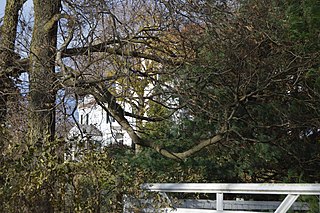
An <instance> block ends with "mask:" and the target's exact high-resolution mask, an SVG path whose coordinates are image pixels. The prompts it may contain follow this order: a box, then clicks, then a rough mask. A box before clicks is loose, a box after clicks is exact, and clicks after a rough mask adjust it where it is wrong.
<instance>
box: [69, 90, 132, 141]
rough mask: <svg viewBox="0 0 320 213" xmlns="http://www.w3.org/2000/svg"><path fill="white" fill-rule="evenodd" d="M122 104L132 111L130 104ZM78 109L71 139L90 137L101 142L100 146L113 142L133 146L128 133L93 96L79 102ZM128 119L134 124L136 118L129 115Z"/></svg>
mask: <svg viewBox="0 0 320 213" xmlns="http://www.w3.org/2000/svg"><path fill="white" fill-rule="evenodd" d="M122 105H123V106H122V107H124V110H126V111H129V112H131V111H132V110H131V107H130V106H129V105H127V104H122ZM77 109H78V114H79V117H78V125H76V126H74V127H73V128H72V129H71V130H70V131H69V134H68V140H69V141H72V140H78V141H79V139H84V138H86V139H88V138H90V139H91V140H92V141H95V142H96V143H99V144H100V146H108V145H111V144H119V145H126V146H129V147H131V146H132V140H131V138H130V137H129V135H128V133H127V132H126V131H124V130H123V129H122V127H121V126H120V124H119V123H118V122H117V121H116V120H115V119H114V118H113V117H111V115H110V114H109V113H107V112H106V111H104V110H103V109H102V107H101V106H100V105H98V104H97V102H96V101H95V99H94V98H93V96H91V95H88V96H85V97H84V98H83V99H82V100H81V101H80V103H79V104H78V106H77ZM127 119H128V121H129V123H131V124H132V125H133V126H134V124H135V119H133V118H131V117H127Z"/></svg>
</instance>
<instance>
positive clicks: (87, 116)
mask: <svg viewBox="0 0 320 213" xmlns="http://www.w3.org/2000/svg"><path fill="white" fill-rule="evenodd" d="M86 124H87V125H89V114H86Z"/></svg>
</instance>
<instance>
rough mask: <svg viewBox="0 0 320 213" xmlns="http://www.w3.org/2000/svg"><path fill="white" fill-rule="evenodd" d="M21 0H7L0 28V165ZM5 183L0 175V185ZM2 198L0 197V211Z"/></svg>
mask: <svg viewBox="0 0 320 213" xmlns="http://www.w3.org/2000/svg"><path fill="white" fill-rule="evenodd" d="M23 2H24V1H22V0H7V2H6V9H5V16H4V19H3V25H2V26H1V29H0V165H3V155H2V152H3V148H4V146H5V144H6V143H8V142H9V138H8V134H7V128H6V124H7V110H8V99H9V96H10V94H12V91H13V90H14V84H13V82H12V80H11V78H10V75H11V74H12V73H11V69H10V68H11V67H12V65H13V64H14V58H15V57H14V56H15V53H14V44H15V40H16V33H17V26H18V17H19V10H20V9H21V7H22V5H23ZM4 183H5V181H4V178H3V177H2V176H0V187H2V186H3V184H4ZM3 202H4V200H2V198H0V211H1V209H2V205H3Z"/></svg>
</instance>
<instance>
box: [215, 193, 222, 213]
mask: <svg viewBox="0 0 320 213" xmlns="http://www.w3.org/2000/svg"><path fill="white" fill-rule="evenodd" d="M216 200H217V211H223V193H217V199H216Z"/></svg>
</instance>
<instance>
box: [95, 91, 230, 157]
mask: <svg viewBox="0 0 320 213" xmlns="http://www.w3.org/2000/svg"><path fill="white" fill-rule="evenodd" d="M91 93H92V94H93V96H94V97H95V98H96V100H98V101H99V104H100V106H101V107H102V108H103V109H104V110H106V111H108V112H109V113H110V114H111V116H112V117H113V118H114V119H115V120H116V121H117V122H118V123H119V124H120V125H121V126H122V128H123V129H124V130H125V131H127V133H128V134H129V136H130V137H131V139H132V141H133V143H135V144H137V145H140V146H144V147H149V148H152V149H154V150H155V151H157V152H158V153H160V154H161V155H163V156H164V157H167V158H170V159H174V160H179V161H180V160H184V159H186V158H188V157H190V156H192V155H194V154H196V153H198V152H199V151H201V150H203V149H204V148H206V147H208V146H211V145H213V144H216V143H218V142H219V141H221V140H222V139H223V136H224V134H225V132H226V130H225V129H224V130H222V131H221V132H220V133H218V134H216V135H215V136H213V137H211V138H208V139H205V140H201V141H199V142H198V143H197V144H196V145H194V146H193V147H191V148H190V149H188V150H186V151H184V152H171V151H170V150H168V149H166V148H165V147H163V146H161V145H159V144H157V143H155V142H153V141H150V140H145V139H143V138H141V137H140V136H139V135H138V134H137V133H136V131H135V130H134V129H133V127H132V126H131V125H130V123H129V122H128V120H127V119H126V118H125V111H124V110H123V108H122V107H121V106H120V105H119V104H118V103H117V101H116V98H115V97H114V96H113V95H112V94H111V93H110V92H109V91H108V90H107V89H106V88H103V87H100V86H98V85H97V86H96V87H95V90H94V91H91Z"/></svg>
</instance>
